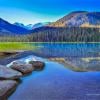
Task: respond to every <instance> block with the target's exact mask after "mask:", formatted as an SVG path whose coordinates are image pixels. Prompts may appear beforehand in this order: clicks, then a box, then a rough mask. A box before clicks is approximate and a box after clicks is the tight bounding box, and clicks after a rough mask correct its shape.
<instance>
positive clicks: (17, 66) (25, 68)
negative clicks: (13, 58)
mask: <svg viewBox="0 0 100 100" xmlns="http://www.w3.org/2000/svg"><path fill="white" fill-rule="evenodd" d="M10 68H12V69H14V70H17V71H20V72H21V73H23V74H28V73H31V72H32V71H33V70H34V68H33V67H32V65H31V64H24V63H22V64H21V63H19V62H14V63H13V64H12V65H11V66H10Z"/></svg>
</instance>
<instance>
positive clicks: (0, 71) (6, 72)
mask: <svg viewBox="0 0 100 100" xmlns="http://www.w3.org/2000/svg"><path fill="white" fill-rule="evenodd" d="M21 76H22V73H20V72H18V71H16V70H13V69H11V68H8V67H6V66H3V65H0V79H18V78H20V77H21Z"/></svg>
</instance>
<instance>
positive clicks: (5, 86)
mask: <svg viewBox="0 0 100 100" xmlns="http://www.w3.org/2000/svg"><path fill="white" fill-rule="evenodd" d="M31 53H32V52H26V53H25V52H20V53H18V54H17V55H16V56H15V55H14V56H10V57H8V58H4V59H2V60H1V62H2V64H1V63H0V100H7V98H8V96H10V95H11V93H12V92H14V91H15V90H16V88H17V86H18V84H19V81H18V80H20V78H21V77H24V76H25V75H28V74H30V73H32V72H33V71H38V70H39V71H41V70H43V68H44V66H45V63H44V62H41V61H34V59H33V60H30V61H28V62H27V63H25V62H22V61H19V60H18V59H19V58H22V56H27V55H29V54H31ZM7 54H8V53H7ZM14 54H16V53H14ZM22 54H24V55H22ZM15 59H17V60H15ZM14 60H15V61H14ZM9 62H10V66H9V67H8V66H6V64H8V63H9Z"/></svg>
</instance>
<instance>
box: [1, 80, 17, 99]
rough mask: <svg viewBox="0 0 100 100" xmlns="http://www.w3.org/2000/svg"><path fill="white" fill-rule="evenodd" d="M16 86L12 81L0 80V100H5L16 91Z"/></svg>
mask: <svg viewBox="0 0 100 100" xmlns="http://www.w3.org/2000/svg"><path fill="white" fill-rule="evenodd" d="M17 84H18V83H17V82H16V81H14V80H0V100H7V97H8V96H9V95H10V94H11V93H12V92H14V90H15V89H16V86H17Z"/></svg>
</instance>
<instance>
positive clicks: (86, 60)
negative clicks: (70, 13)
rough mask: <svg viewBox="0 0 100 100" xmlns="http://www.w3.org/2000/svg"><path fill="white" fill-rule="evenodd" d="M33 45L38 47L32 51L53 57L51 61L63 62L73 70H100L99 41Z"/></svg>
mask: <svg viewBox="0 0 100 100" xmlns="http://www.w3.org/2000/svg"><path fill="white" fill-rule="evenodd" d="M33 45H35V46H36V45H37V46H38V47H39V48H38V49H37V50H36V51H34V52H35V53H36V54H38V55H39V56H42V57H45V58H49V59H51V58H53V61H57V62H64V63H65V64H66V65H69V66H70V68H71V69H73V70H75V71H99V70H100V66H99V65H100V57H99V56H100V44H99V43H87V44H83V43H78V44H74V43H40V44H33ZM59 58H60V59H59ZM60 60H62V61H60Z"/></svg>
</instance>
